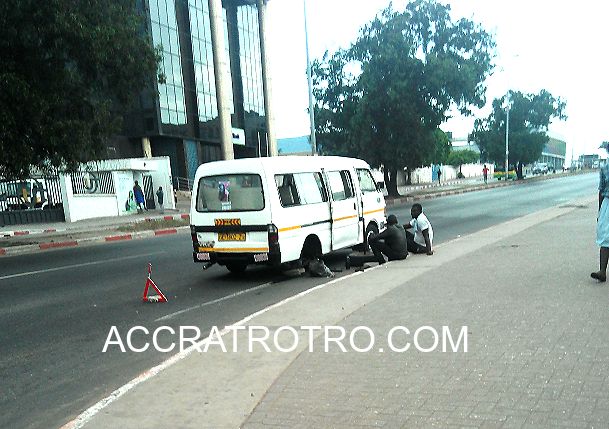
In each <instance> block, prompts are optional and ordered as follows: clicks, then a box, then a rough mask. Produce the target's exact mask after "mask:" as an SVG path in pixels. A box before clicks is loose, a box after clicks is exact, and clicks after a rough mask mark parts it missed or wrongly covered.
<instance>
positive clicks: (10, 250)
mask: <svg viewBox="0 0 609 429" xmlns="http://www.w3.org/2000/svg"><path fill="white" fill-rule="evenodd" d="M187 230H188V231H190V226H180V227H177V228H168V229H157V230H152V231H141V232H133V233H130V234H121V235H108V236H102V237H87V238H78V239H76V240H67V241H57V242H50V243H39V244H28V245H25V246H13V247H0V256H12V255H22V254H25V253H33V252H36V251H41V250H49V249H57V248H62V247H74V246H80V245H86V244H91V243H107V242H115V241H124V240H136V239H140V238H150V237H158V236H164V235H170V234H177V233H178V232H180V231H187Z"/></svg>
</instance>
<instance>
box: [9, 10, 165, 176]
mask: <svg viewBox="0 0 609 429" xmlns="http://www.w3.org/2000/svg"><path fill="white" fill-rule="evenodd" d="M137 3H139V2H137V1H136V0H90V1H86V2H85V1H81V0H45V1H38V0H13V1H5V2H2V3H1V4H0V176H4V177H24V176H27V175H28V174H29V172H30V166H31V165H37V166H38V167H41V168H43V169H44V168H52V167H60V168H68V169H74V168H76V165H77V164H78V163H79V162H85V161H90V160H94V159H99V158H101V157H103V156H104V155H105V142H106V139H107V138H108V137H109V136H111V135H112V134H114V133H116V132H118V131H120V126H121V118H122V112H124V109H125V108H128V107H129V104H130V102H132V101H133V100H137V99H138V95H139V94H140V92H141V91H142V90H143V89H145V88H147V87H148V88H153V87H154V79H153V78H154V77H155V75H158V64H159V55H158V52H157V51H155V49H154V48H153V47H152V44H151V43H150V42H149V40H148V39H147V37H145V32H144V29H145V27H144V20H143V19H142V16H140V15H139V13H138V11H137ZM159 77H160V78H161V79H162V76H159Z"/></svg>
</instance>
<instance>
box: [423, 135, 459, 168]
mask: <svg viewBox="0 0 609 429" xmlns="http://www.w3.org/2000/svg"><path fill="white" fill-rule="evenodd" d="M433 136H434V145H433V148H432V151H431V153H430V156H429V157H428V159H426V160H425V161H426V162H425V163H426V164H446V163H447V162H446V161H447V160H448V156H449V155H450V153H451V152H452V147H453V145H452V143H451V142H450V139H449V138H448V136H447V135H446V133H445V132H444V131H442V130H441V129H439V128H438V129H437V130H435V131H434V133H433Z"/></svg>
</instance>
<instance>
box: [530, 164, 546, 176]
mask: <svg viewBox="0 0 609 429" xmlns="http://www.w3.org/2000/svg"><path fill="white" fill-rule="evenodd" d="M548 172H549V169H548V164H546V163H545V162H540V163H538V164H535V165H534V166H533V174H547V173H548Z"/></svg>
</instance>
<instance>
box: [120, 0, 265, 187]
mask: <svg viewBox="0 0 609 429" xmlns="http://www.w3.org/2000/svg"><path fill="white" fill-rule="evenodd" d="M266 1H267V0H223V1H221V0H141V1H140V2H139V5H138V6H139V8H140V10H141V11H142V12H143V13H144V16H145V18H146V30H147V31H146V34H147V37H149V39H150V41H151V43H153V45H154V46H156V47H159V46H160V47H161V56H162V60H161V71H162V72H163V73H164V75H165V78H166V80H165V82H164V83H159V82H156V79H154V78H153V77H152V76H151V89H150V90H147V91H145V92H143V93H142V94H141V96H140V99H139V100H138V103H136V104H137V106H136V108H135V109H134V110H133V111H131V112H130V113H128V114H126V115H125V121H124V130H123V135H122V136H118V137H117V138H116V139H115V140H114V141H113V143H112V144H111V146H110V147H109V148H108V152H109V153H108V156H109V157H114V158H127V157H140V156H169V158H170V160H171V169H172V175H173V176H174V178H176V177H183V178H193V177H194V174H195V170H196V168H197V167H198V166H199V164H201V163H203V162H208V161H214V160H218V159H224V158H230V157H231V156H232V155H233V154H234V157H235V158H245V157H255V156H267V155H269V154H275V152H276V149H275V147H274V138H273V135H272V125H271V122H270V118H269V116H270V115H268V112H267V110H268V108H269V94H268V91H267V89H268V75H267V74H266V62H265V54H264V52H265V44H264V39H265V38H264V34H265V33H264V31H265V30H264V28H265V26H264V21H265V9H266ZM152 82H154V83H152ZM219 94H224V97H220V96H219ZM227 140H230V141H228V142H227ZM226 151H228V152H226Z"/></svg>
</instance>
